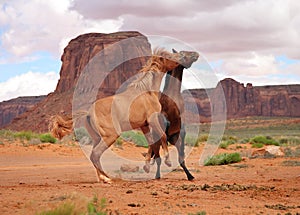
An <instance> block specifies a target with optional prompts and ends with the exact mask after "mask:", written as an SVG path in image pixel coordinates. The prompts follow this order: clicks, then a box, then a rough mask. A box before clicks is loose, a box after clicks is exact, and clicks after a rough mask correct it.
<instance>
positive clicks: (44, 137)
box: [40, 133, 56, 143]
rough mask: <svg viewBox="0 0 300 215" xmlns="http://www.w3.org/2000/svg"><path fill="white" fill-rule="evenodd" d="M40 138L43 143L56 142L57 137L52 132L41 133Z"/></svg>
mask: <svg viewBox="0 0 300 215" xmlns="http://www.w3.org/2000/svg"><path fill="white" fill-rule="evenodd" d="M40 140H41V142H42V143H56V139H55V138H54V137H53V136H52V135H51V134H48V133H47V134H41V135H40Z"/></svg>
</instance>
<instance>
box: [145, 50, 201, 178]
mask: <svg viewBox="0 0 300 215" xmlns="http://www.w3.org/2000/svg"><path fill="white" fill-rule="evenodd" d="M173 52H174V53H177V51H175V50H174V49H173ZM180 53H182V55H184V56H185V58H184V60H183V61H182V62H181V64H180V65H178V66H177V67H176V68H175V69H173V70H171V71H168V72H167V76H166V80H165V86H164V89H163V92H162V94H161V97H160V100H159V101H160V103H161V106H162V110H161V113H162V114H163V116H164V117H165V122H166V126H165V127H166V131H165V133H166V135H167V141H168V142H169V143H171V144H172V145H175V146H176V148H177V151H178V160H179V164H180V166H181V167H182V168H183V170H184V172H185V174H186V176H187V178H188V180H193V179H194V177H193V175H192V174H191V173H190V172H189V170H188V169H187V167H186V165H185V161H184V158H185V154H184V139H185V135H186V132H185V127H184V124H183V122H182V120H181V114H182V113H183V111H184V102H183V98H182V95H181V92H180V91H181V83H182V75H183V69H184V68H189V67H191V65H192V64H193V63H194V62H195V61H197V59H198V57H199V54H198V53H197V52H186V51H181V52H180ZM161 141H162V140H159V141H157V142H156V143H155V144H154V145H150V147H149V150H148V154H147V155H146V159H148V160H149V157H153V158H154V159H155V161H156V163H157V171H156V176H155V178H160V165H161V158H160V155H159V148H160V145H161V144H162V143H161ZM146 170H147V169H146ZM146 170H145V171H146Z"/></svg>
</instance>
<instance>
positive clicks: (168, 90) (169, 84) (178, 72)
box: [163, 65, 184, 95]
mask: <svg viewBox="0 0 300 215" xmlns="http://www.w3.org/2000/svg"><path fill="white" fill-rule="evenodd" d="M183 69H184V67H183V66H181V65H180V66H178V67H177V68H175V69H173V70H172V71H169V72H168V73H167V76H166V80H165V86H164V90H163V93H164V94H167V95H180V90H181V82H182V74H183Z"/></svg>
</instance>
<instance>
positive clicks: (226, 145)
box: [219, 141, 229, 149]
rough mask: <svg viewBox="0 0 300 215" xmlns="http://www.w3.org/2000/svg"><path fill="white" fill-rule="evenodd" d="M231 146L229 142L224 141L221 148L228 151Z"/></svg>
mask: <svg viewBox="0 0 300 215" xmlns="http://www.w3.org/2000/svg"><path fill="white" fill-rule="evenodd" d="M228 146H229V144H228V142H227V141H225V142H224V141H222V142H221V144H220V145H219V147H220V148H222V149H227V148H228Z"/></svg>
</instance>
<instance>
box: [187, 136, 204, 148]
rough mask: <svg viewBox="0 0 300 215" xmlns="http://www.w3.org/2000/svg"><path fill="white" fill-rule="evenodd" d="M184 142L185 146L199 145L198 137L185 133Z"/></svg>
mask: <svg viewBox="0 0 300 215" xmlns="http://www.w3.org/2000/svg"><path fill="white" fill-rule="evenodd" d="M184 142H185V144H186V145H187V146H195V147H198V146H199V142H200V141H199V138H197V137H194V136H190V135H186V136H185V139H184Z"/></svg>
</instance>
